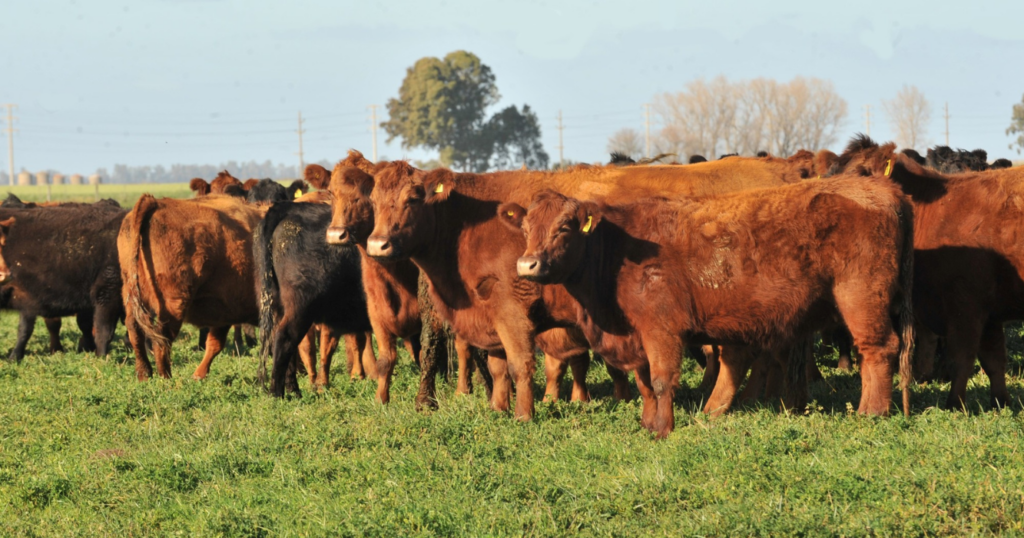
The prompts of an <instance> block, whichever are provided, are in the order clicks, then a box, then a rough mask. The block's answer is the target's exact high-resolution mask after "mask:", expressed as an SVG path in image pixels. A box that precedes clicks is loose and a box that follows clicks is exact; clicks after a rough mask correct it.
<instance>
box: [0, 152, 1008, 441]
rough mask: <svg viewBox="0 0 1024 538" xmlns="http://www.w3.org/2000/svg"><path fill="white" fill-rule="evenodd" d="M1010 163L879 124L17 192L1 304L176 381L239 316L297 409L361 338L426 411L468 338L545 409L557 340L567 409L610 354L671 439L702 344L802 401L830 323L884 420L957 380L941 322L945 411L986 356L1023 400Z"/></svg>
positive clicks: (370, 367)
mask: <svg viewBox="0 0 1024 538" xmlns="http://www.w3.org/2000/svg"><path fill="white" fill-rule="evenodd" d="M701 161H703V162H701ZM1009 164H1010V163H1009V162H1008V161H1005V160H1004V159H1000V160H999V161H996V162H995V163H993V164H991V165H989V164H988V163H987V162H986V156H985V155H984V152H980V153H979V152H978V151H975V152H964V151H954V150H950V149H949V148H944V147H940V148H935V149H933V150H930V151H929V152H928V155H927V157H921V156H920V155H919V154H917V153H916V152H914V151H913V150H904V151H902V152H898V151H897V150H896V147H895V145H894V144H884V145H879V144H877V143H875V142H873V141H872V140H871V139H869V138H867V137H865V136H858V137H856V138H854V139H853V140H852V141H851V142H850V144H849V145H848V146H847V148H846V149H845V151H844V152H843V153H842V154H840V155H836V154H834V153H832V152H829V151H827V150H823V151H819V152H817V153H812V152H809V151H800V152H798V153H797V154H795V155H793V156H792V157H789V158H777V157H772V156H769V155H764V154H762V155H759V156H757V157H739V156H727V158H722V159H719V160H717V161H704V160H703V159H699V158H698V159H691V163H689V164H683V165H679V164H656V163H654V162H639V163H637V162H633V161H631V160H630V159H628V158H622V157H620V156H615V157H613V162H612V163H611V164H608V165H594V166H588V165H577V166H574V167H571V168H568V169H565V170H561V171H555V172H547V171H529V170H517V171H503V172H493V173H486V174H471V173H456V172H453V171H451V170H447V169H436V170H431V171H426V170H420V169H416V168H414V167H413V166H411V165H409V164H408V163H407V162H405V161H393V162H378V163H373V162H370V161H368V160H367V159H365V158H364V157H363V156H362V155H361V154H359V153H358V152H356V151H350V152H349V154H348V156H347V157H346V158H345V159H344V160H342V161H340V162H339V163H338V164H337V166H335V167H334V170H333V171H328V170H326V169H324V168H323V167H320V166H318V165H311V166H309V167H307V169H306V171H305V181H301V180H300V181H296V182H295V183H293V184H292V185H291V186H290V187H288V188H285V187H284V186H282V185H280V184H278V183H276V182H273V181H270V180H259V181H257V180H250V181H248V182H245V183H242V182H240V181H239V180H237V179H235V178H233V177H231V176H230V174H228V173H226V172H223V173H221V174H220V175H219V176H218V177H217V178H216V179H215V180H213V181H212V182H210V183H207V182H206V181H204V180H202V179H195V180H193V181H192V184H191V187H192V190H193V191H195V193H196V197H195V198H193V199H188V200H178V199H169V198H164V199H156V198H154V197H153V196H151V195H148V194H146V195H143V196H142V197H141V198H140V199H139V200H138V202H137V203H136V204H135V206H134V207H133V208H132V209H131V210H130V211H126V210H124V209H122V208H120V207H119V206H118V205H117V204H116V203H115V202H111V201H101V202H97V203H93V204H78V203H66V204H58V205H53V206H45V207H43V206H37V205H36V204H31V203H22V202H21V201H20V200H18V199H17V198H15V197H13V196H11V197H9V198H8V199H7V201H5V202H4V203H3V204H2V207H0V307H3V308H7V309H14V310H17V311H19V312H20V315H21V319H20V323H19V327H18V333H17V341H16V342H15V345H14V349H13V350H12V351H11V353H10V357H9V358H10V359H11V360H17V361H20V360H21V358H22V356H23V355H24V354H25V346H26V343H27V341H28V339H29V337H30V336H31V334H32V330H33V327H34V325H35V319H36V317H43V318H45V319H46V326H47V328H48V329H49V330H50V350H51V351H57V350H59V349H60V346H61V343H60V340H59V338H58V334H57V331H59V328H60V318H61V317H63V316H72V315H73V316H76V318H77V322H78V326H79V328H80V329H81V339H80V341H79V348H80V349H81V350H86V351H95V352H96V353H97V354H98V355H100V356H104V355H105V354H106V353H107V352H108V350H109V346H110V343H111V340H112V338H113V335H114V329H115V328H116V324H117V323H118V321H119V320H123V321H124V325H125V327H126V330H127V336H128V340H129V341H130V343H131V347H132V349H133V350H134V354H135V369H136V375H137V377H138V379H139V380H144V379H147V378H149V377H150V376H151V375H152V371H153V367H152V365H151V363H150V360H149V355H150V354H152V355H153V357H154V359H155V362H156V370H157V373H158V374H159V375H160V376H163V377H170V375H171V344H172V342H174V340H175V338H176V337H177V336H178V334H179V332H180V330H181V327H182V324H183V323H190V324H193V325H195V326H197V327H200V328H202V329H204V331H203V332H202V333H201V337H200V340H201V341H200V344H201V345H204V346H205V353H204V356H203V359H202V362H201V363H200V365H199V366H198V367H197V369H196V371H195V373H194V374H193V377H194V378H196V379H202V378H204V377H206V376H207V374H208V373H209V370H210V365H211V362H212V361H213V359H214V357H215V356H216V355H217V354H218V353H219V352H220V351H221V350H222V349H224V348H225V346H226V345H227V340H228V338H227V337H228V333H229V329H230V328H231V327H232V326H235V327H236V330H235V336H236V342H237V341H239V340H242V337H241V336H240V330H241V329H242V327H241V326H245V325H248V326H252V325H256V326H258V327H259V339H260V341H261V364H260V370H259V375H260V377H261V379H262V378H264V376H265V375H266V366H265V365H266V361H267V358H268V356H269V357H272V366H271V369H270V390H271V392H272V393H273V394H274V395H275V396H283V395H284V394H285V393H286V392H298V390H299V388H298V383H297V376H298V374H299V372H300V371H301V370H302V369H303V368H304V369H305V371H306V373H307V374H308V375H309V378H310V381H311V383H312V384H313V385H314V386H324V385H327V384H328V383H329V380H330V378H329V372H330V362H331V357H332V355H333V353H334V350H335V348H336V346H337V345H338V342H339V339H343V340H344V342H345V345H346V347H347V356H348V359H349V373H350V375H352V376H353V377H364V376H367V377H370V378H373V379H375V380H376V381H377V398H378V399H379V400H380V401H381V402H385V403H386V402H388V401H389V391H390V384H391V379H392V376H393V372H394V367H395V363H396V360H397V357H398V354H397V345H398V341H399V339H401V340H402V341H404V344H405V346H406V347H407V348H408V350H409V353H410V354H411V356H412V357H413V358H414V359H415V360H416V361H417V362H418V364H419V367H420V375H421V378H420V387H419V393H418V395H417V398H416V404H417V406H418V407H422V406H434V405H436V398H435V377H436V376H437V374H438V373H439V369H440V368H441V366H442V365H444V364H447V362H448V353H449V349H452V350H454V351H455V353H456V355H457V358H458V359H457V360H458V376H457V379H458V388H457V391H458V392H459V393H468V392H470V391H471V390H472V386H471V379H472V377H473V371H474V370H476V371H477V374H478V376H477V379H478V383H481V384H483V386H484V387H485V388H486V390H487V393H488V395H489V399H490V405H491V407H492V408H493V409H495V410H498V411H506V410H508V409H509V407H510V405H512V404H511V402H512V400H513V398H514V413H515V416H516V417H517V418H520V419H529V418H530V417H531V415H532V414H533V406H534V393H533V388H532V380H533V377H534V369H535V353H536V350H537V349H538V348H539V349H540V350H541V351H542V352H543V353H544V354H545V362H544V364H545V370H546V372H545V373H546V375H547V386H546V389H545V398H558V386H559V382H560V380H561V378H562V377H563V376H564V374H565V373H566V371H567V370H568V369H569V368H571V369H572V372H573V388H572V395H571V398H572V399H574V400H587V399H589V393H588V390H587V385H586V372H587V369H588V367H589V365H590V361H591V353H590V352H591V351H593V353H594V356H595V358H597V356H600V358H601V359H602V360H603V362H604V364H605V366H606V367H607V369H608V372H609V374H610V375H611V378H612V380H613V382H614V394H615V397H616V398H628V397H630V386H629V382H628V377H627V375H626V373H627V372H633V373H634V374H635V375H634V379H635V381H636V384H637V387H638V388H639V391H640V395H641V397H642V399H643V412H642V417H641V423H642V424H643V426H645V427H646V428H648V429H649V430H651V431H652V432H654V433H655V434H656V435H657V436H659V437H664V436H665V435H668V434H669V432H671V431H672V429H673V425H674V418H673V394H674V391H675V389H676V387H677V386H678V384H679V377H680V368H681V364H682V358H683V355H684V352H687V351H688V350H689V351H690V352H694V353H696V358H697V359H698V361H699V362H702V363H703V365H704V368H705V374H704V386H705V387H706V388H712V387H713V388H712V390H711V394H710V396H709V398H708V400H707V404H706V406H705V409H704V410H705V412H706V413H709V414H712V415H717V414H720V413H723V412H725V411H727V410H728V409H729V408H730V406H731V405H732V404H733V402H734V401H736V400H748V399H756V398H770V399H775V400H778V399H781V400H782V401H783V402H784V403H785V405H787V406H789V407H795V408H799V407H801V406H803V405H805V404H806V401H807V398H808V391H807V385H808V383H809V382H810V381H812V380H813V379H814V378H815V376H818V375H820V374H819V373H818V370H817V367H816V364H815V359H814V356H813V353H811V352H810V350H811V347H812V346H811V345H810V342H811V341H812V338H813V337H814V335H815V334H818V333H822V334H824V335H825V336H827V337H830V338H832V339H833V341H835V342H836V343H837V344H839V347H840V348H844V347H845V348H846V349H845V350H844V351H843V353H842V354H843V355H851V353H850V352H849V351H848V349H849V347H850V345H851V344H852V348H853V349H854V350H855V352H854V353H852V355H853V356H855V357H856V358H857V359H858V363H859V369H860V376H861V382H862V389H861V397H860V404H859V407H858V410H859V412H861V413H867V414H877V415H884V414H887V413H889V412H890V410H891V408H892V407H893V405H894V404H893V402H892V392H893V385H892V383H893V376H894V373H896V371H897V370H898V373H899V374H900V381H901V389H902V396H903V397H902V402H901V403H902V408H903V411H904V413H909V405H910V402H909V388H910V383H911V380H912V379H914V378H915V376H916V377H917V378H918V379H927V378H929V377H930V376H932V375H934V374H933V370H934V368H933V360H934V356H935V353H936V344H937V342H938V339H939V338H940V337H943V338H945V348H944V349H945V352H944V356H945V358H946V360H947V362H948V363H949V364H950V365H951V367H950V370H951V374H950V376H951V378H952V386H951V389H950V393H949V397H948V400H947V404H948V405H949V406H961V405H963V403H964V399H965V397H966V386H967V381H968V379H969V378H970V376H971V375H972V374H973V369H974V360H975V357H977V358H978V359H979V360H980V362H981V366H982V368H983V370H984V371H985V373H986V374H987V375H988V377H989V380H990V384H991V399H992V403H993V405H1004V404H1006V403H1007V402H1008V400H1009V398H1008V394H1007V389H1006V380H1005V372H1006V365H1007V357H1006V346H1005V341H1004V334H1003V323H1004V322H1006V321H1009V320H1019V319H1024V280H1022V275H1024V168H1010V167H1009ZM309 185H312V186H313V187H316V189H317V190H316V191H313V192H307V191H309V190H311V189H309ZM250 329H251V327H250ZM250 334H251V333H250ZM318 338H319V341H320V350H319V351H320V365H319V368H318V367H317V364H316V363H315V361H314V358H313V357H314V355H315V353H316V350H315V348H316V346H315V343H316V341H317V339H318ZM374 338H375V339H376V342H377V353H376V357H375V356H374V351H373V346H372V345H371V343H372V339H374ZM844 342H845V344H846V345H845V346H843V343H844ZM915 342H916V350H915ZM748 373H749V374H750V375H749V379H748ZM745 379H747V383H746V387H745V388H744V389H743V392H742V393H741V392H740V387H741V386H742V384H743V382H744V380H745Z"/></svg>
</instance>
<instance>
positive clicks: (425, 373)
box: [414, 330, 448, 411]
mask: <svg viewBox="0 0 1024 538" xmlns="http://www.w3.org/2000/svg"><path fill="white" fill-rule="evenodd" d="M426 332H427V331H423V333H426ZM442 336H443V331H440V330H439V331H437V334H435V335H434V337H433V338H429V339H428V338H427V337H426V336H423V338H422V340H424V341H423V345H422V348H421V349H417V351H418V353H417V354H416V355H414V357H416V356H419V358H420V360H419V363H420V387H419V390H418V391H417V392H416V410H417V411H422V410H424V409H427V408H431V409H437V386H436V383H437V374H438V372H439V371H440V370H441V365H442V364H443V365H445V366H446V367H447V364H448V346H447V345H446V339H445V338H443V337H442ZM445 369H447V368H445Z"/></svg>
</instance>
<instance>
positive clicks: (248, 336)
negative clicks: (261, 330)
mask: <svg viewBox="0 0 1024 538" xmlns="http://www.w3.org/2000/svg"><path fill="white" fill-rule="evenodd" d="M242 336H244V337H245V347H247V348H250V347H253V346H255V345H256V344H258V343H259V342H260V341H259V339H258V338H256V326H255V325H250V324H248V323H243V324H242Z"/></svg>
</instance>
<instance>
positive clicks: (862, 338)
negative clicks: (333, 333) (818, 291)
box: [833, 282, 900, 415]
mask: <svg viewBox="0 0 1024 538" xmlns="http://www.w3.org/2000/svg"><path fill="white" fill-rule="evenodd" d="M864 289H870V287H869V286H863V285H860V284H859V283H857V282H847V283H843V284H840V285H837V286H836V289H835V290H834V291H833V293H834V295H835V297H836V306H838V307H839V312H840V314H842V317H843V322H845V323H846V327H847V328H848V329H849V330H850V335H851V336H852V337H853V345H854V346H856V347H857V351H858V352H859V353H860V357H861V364H860V379H861V393H860V405H859V406H858V408H857V412H858V413H860V414H862V415H887V414H889V408H890V407H891V406H892V377H893V371H892V368H893V364H895V363H896V362H897V360H896V359H897V356H898V354H899V346H900V339H899V337H898V336H897V335H896V331H895V330H893V327H892V322H891V321H890V320H889V316H888V312H889V304H888V302H887V301H885V300H884V299H883V298H881V297H878V298H876V297H862V295H863V290H864ZM880 313H881V314H880Z"/></svg>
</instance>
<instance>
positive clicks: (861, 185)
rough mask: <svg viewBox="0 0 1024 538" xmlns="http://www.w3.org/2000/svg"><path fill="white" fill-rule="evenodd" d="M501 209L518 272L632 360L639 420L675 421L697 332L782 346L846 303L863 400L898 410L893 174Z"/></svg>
mask: <svg viewBox="0 0 1024 538" xmlns="http://www.w3.org/2000/svg"><path fill="white" fill-rule="evenodd" d="M499 212H500V214H501V215H502V216H503V221H505V222H508V223H509V224H511V226H510V227H513V228H516V229H518V228H519V227H520V226H522V229H523V231H524V232H525V236H526V239H527V248H526V249H525V254H524V255H523V256H522V257H521V258H519V260H518V262H517V271H518V273H519V275H520V276H523V277H525V278H529V279H531V280H533V281H537V282H543V283H557V284H561V285H562V286H563V287H564V288H565V290H566V292H567V293H568V294H569V295H571V296H572V297H573V299H575V301H576V309H577V316H578V321H579V325H580V327H581V328H582V329H583V331H584V333H585V334H586V336H587V339H588V341H589V342H590V343H591V345H592V346H593V348H594V349H595V350H596V351H598V352H600V353H601V354H602V355H603V356H605V358H606V359H607V360H609V361H611V362H613V364H615V365H616V366H618V367H620V368H626V369H630V370H635V371H636V372H637V384H638V385H639V386H640V388H641V394H642V395H643V397H644V411H643V419H642V423H643V425H644V426H645V427H647V428H648V429H650V430H651V431H653V432H655V433H656V434H657V435H658V436H659V437H664V436H666V435H668V433H669V432H671V430H672V429H673V426H674V418H673V410H672V407H673V404H672V397H673V393H674V390H675V388H676V386H677V385H678V381H679V366H680V357H681V355H682V351H683V349H684V346H685V345H686V344H687V343H689V342H696V343H705V342H731V343H740V344H750V345H756V346H760V347H763V348H767V349H772V348H778V347H779V344H785V343H788V344H793V343H795V342H796V340H797V338H798V337H799V336H801V335H803V334H807V333H808V332H810V331H813V330H815V329H816V328H818V327H817V326H818V325H820V324H821V321H822V320H823V319H827V318H829V317H831V316H833V315H837V314H838V315H840V316H841V317H842V318H843V320H844V321H845V322H846V324H847V326H848V327H850V330H851V333H852V334H853V337H854V341H855V342H856V343H857V345H858V348H859V349H860V351H861V353H862V354H863V356H864V362H863V367H862V369H861V374H862V381H863V391H862V393H861V401H860V406H859V411H860V412H861V413H868V414H880V415H884V414H887V413H888V412H889V408H890V405H891V397H892V370H891V365H892V364H893V363H894V362H895V361H896V359H897V357H899V359H900V362H899V364H900V365H901V373H909V370H910V349H909V345H910V343H911V342H912V339H913V329H912V327H913V322H912V314H911V305H910V292H911V282H912V281H911V278H912V271H913V249H912V245H911V237H912V233H913V231H912V221H911V215H910V207H909V204H908V203H907V202H905V201H904V200H903V198H902V196H901V193H900V192H899V191H898V189H895V188H894V187H892V186H891V185H888V184H887V183H886V182H882V181H876V180H860V179H846V180H838V179H837V180H834V181H830V182H808V183H804V184H800V185H791V186H787V187H779V188H772V189H762V190H755V191H748V192H744V193H737V194H731V195H721V196H709V197H702V198H692V199H686V198H675V199H671V200H670V199H663V198H662V199H658V198H655V199H648V200H641V201H637V202H633V203H629V204H622V205H615V206H608V205H604V204H599V203H596V202H590V201H582V202H581V201H579V200H576V199H573V198H568V197H565V196H563V195H561V194H558V193H557V192H554V191H546V192H541V193H539V194H538V195H537V196H536V198H535V199H534V201H533V203H532V205H531V206H530V210H529V213H527V214H525V216H524V213H526V211H525V210H524V209H523V208H522V207H521V206H519V205H517V204H505V205H502V206H501V207H500V208H499ZM524 217H525V218H524ZM890 313H894V314H898V316H899V320H900V321H899V322H900V325H901V326H900V327H899V329H900V332H901V333H902V337H903V341H904V342H906V343H907V345H903V346H902V347H901V343H900V341H901V339H900V336H898V335H897V331H896V330H894V328H893V325H892V322H891V321H890V318H889V316H890ZM801 366H802V365H801ZM721 368H722V372H721V374H720V375H719V377H718V383H719V384H723V383H731V384H733V385H738V384H739V381H740V380H741V377H739V375H742V372H744V371H745V366H744V365H737V364H734V363H733V362H732V361H731V360H726V358H725V357H723V359H722V364H721ZM737 373H739V375H737ZM907 379H908V378H907V377H906V376H905V377H904V379H903V385H904V391H906V385H907ZM904 411H905V412H908V411H909V401H908V398H907V393H906V392H904Z"/></svg>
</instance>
